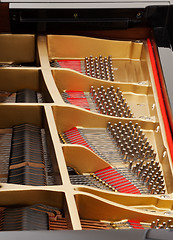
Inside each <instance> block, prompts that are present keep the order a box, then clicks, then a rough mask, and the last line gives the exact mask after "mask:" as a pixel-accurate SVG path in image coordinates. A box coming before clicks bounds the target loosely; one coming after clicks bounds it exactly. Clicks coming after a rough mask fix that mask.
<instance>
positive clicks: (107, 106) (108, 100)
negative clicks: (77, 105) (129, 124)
mask: <svg viewBox="0 0 173 240" xmlns="http://www.w3.org/2000/svg"><path fill="white" fill-rule="evenodd" d="M90 94H91V96H92V99H93V101H94V102H95V104H96V108H97V109H98V111H99V113H101V114H106V115H110V116H116V117H126V118H132V117H133V114H132V113H131V109H130V107H129V105H128V104H127V101H126V99H125V98H124V97H123V94H122V92H121V91H120V88H119V87H118V88H117V89H116V90H115V88H114V87H113V86H110V87H108V88H106V89H105V88H104V87H103V86H101V87H100V88H97V89H95V88H94V86H91V88H90Z"/></svg>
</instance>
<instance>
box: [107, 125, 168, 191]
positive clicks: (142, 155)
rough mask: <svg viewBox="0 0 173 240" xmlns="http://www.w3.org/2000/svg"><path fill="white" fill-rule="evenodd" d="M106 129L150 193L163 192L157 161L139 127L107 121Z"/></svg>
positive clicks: (162, 181)
mask: <svg viewBox="0 0 173 240" xmlns="http://www.w3.org/2000/svg"><path fill="white" fill-rule="evenodd" d="M107 129H108V130H109V132H110V134H111V135H112V137H113V139H114V141H115V143H116V145H117V146H118V148H119V149H120V151H121V154H122V155H123V159H124V162H125V163H128V164H129V170H131V171H132V172H133V173H134V174H135V175H136V176H137V178H138V179H140V180H141V181H142V182H143V184H145V185H146V186H147V188H148V191H149V192H150V193H152V194H164V193H165V189H164V188H165V184H164V178H163V175H162V171H161V168H160V166H159V163H158V162H157V161H156V160H155V159H156V153H154V150H153V149H152V146H151V145H150V143H149V141H148V140H147V138H146V137H145V135H144V133H143V131H142V129H141V127H140V126H139V125H138V123H136V124H135V125H133V124H132V122H131V121H130V122H129V123H125V124H124V125H122V123H121V122H119V123H118V124H114V125H112V124H111V122H108V126H107Z"/></svg>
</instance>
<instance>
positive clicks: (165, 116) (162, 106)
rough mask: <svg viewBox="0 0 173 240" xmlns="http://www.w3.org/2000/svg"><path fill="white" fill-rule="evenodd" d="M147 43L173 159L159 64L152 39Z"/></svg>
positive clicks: (172, 153) (172, 140)
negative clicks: (156, 60)
mask: <svg viewBox="0 0 173 240" xmlns="http://www.w3.org/2000/svg"><path fill="white" fill-rule="evenodd" d="M147 44H148V50H149V55H150V60H151V65H152V69H153V75H154V80H155V85H156V89H157V94H158V100H159V104H160V109H161V112H162V117H163V122H164V125H165V132H166V137H167V141H168V145H169V150H170V153H171V158H172V161H173V138H172V134H171V130H170V126H169V121H168V117H167V114H166V109H165V104H164V99H163V95H162V91H161V84H160V81H159V76H158V72H157V66H156V63H155V58H154V53H153V49H152V44H151V41H150V39H147Z"/></svg>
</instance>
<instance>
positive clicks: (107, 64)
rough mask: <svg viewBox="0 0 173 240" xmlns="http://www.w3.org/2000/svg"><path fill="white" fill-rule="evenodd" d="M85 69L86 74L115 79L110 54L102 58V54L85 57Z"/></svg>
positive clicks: (110, 79) (109, 79) (104, 78)
mask: <svg viewBox="0 0 173 240" xmlns="http://www.w3.org/2000/svg"><path fill="white" fill-rule="evenodd" d="M85 70H86V74H87V75H88V76H91V77H94V78H98V79H103V80H108V81H114V80H115V79H114V71H113V66H112V57H111V56H108V58H107V57H104V58H102V56H99V57H95V58H93V56H90V57H89V58H88V57H86V58H85Z"/></svg>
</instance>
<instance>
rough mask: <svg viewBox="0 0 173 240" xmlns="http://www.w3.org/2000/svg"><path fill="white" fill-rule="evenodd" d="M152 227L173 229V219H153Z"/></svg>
mask: <svg viewBox="0 0 173 240" xmlns="http://www.w3.org/2000/svg"><path fill="white" fill-rule="evenodd" d="M151 228H154V229H173V221H172V220H171V219H169V220H168V221H164V222H161V221H160V219H157V220H156V221H153V222H152V223H151Z"/></svg>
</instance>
